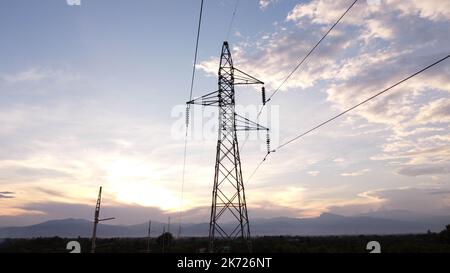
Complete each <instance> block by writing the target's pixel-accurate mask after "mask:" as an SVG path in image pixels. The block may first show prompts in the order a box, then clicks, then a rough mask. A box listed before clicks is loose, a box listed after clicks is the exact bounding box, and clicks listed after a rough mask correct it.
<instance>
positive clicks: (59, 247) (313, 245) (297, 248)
mask: <svg viewBox="0 0 450 273" xmlns="http://www.w3.org/2000/svg"><path fill="white" fill-rule="evenodd" d="M73 240H75V241H78V242H79V243H80V244H81V252H90V247H91V242H90V239H88V238H75V239H64V238H59V237H54V238H35V239H5V240H2V241H1V243H0V253H11V252H13V253H16V252H19V253H32V252H39V253H67V252H69V250H66V245H67V243H68V242H69V241H73ZM168 241H170V242H169V244H168V243H167V242H168ZM370 241H378V242H379V243H380V244H381V252H383V253H450V240H449V236H448V232H441V233H428V234H420V235H383V236H376V235H373V236H370V235H364V236H362V235H361V236H323V237H297V236H271V237H256V238H253V239H252V245H253V252H255V253H280V252H281V253H367V252H369V250H366V245H367V243H368V242H370ZM226 245H227V247H226V248H225V249H224V248H222V247H221V248H220V249H222V252H232V253H237V252H245V251H243V249H245V248H244V247H242V246H240V245H237V244H235V245H233V244H226ZM207 247H208V239H207V238H182V239H173V240H170V239H169V240H166V242H165V245H164V252H170V253H196V252H205V251H206V249H207ZM96 252H98V253H145V252H147V239H146V238H112V239H97V249H96ZM150 252H152V253H161V252H163V245H162V241H161V237H159V238H152V239H151V241H150Z"/></svg>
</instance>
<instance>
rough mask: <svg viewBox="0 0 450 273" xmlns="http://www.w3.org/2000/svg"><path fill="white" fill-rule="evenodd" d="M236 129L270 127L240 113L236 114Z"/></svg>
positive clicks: (249, 129) (259, 129)
mask: <svg viewBox="0 0 450 273" xmlns="http://www.w3.org/2000/svg"><path fill="white" fill-rule="evenodd" d="M234 116H235V126H236V131H269V128H267V127H264V126H262V125H260V124H258V123H256V122H254V121H251V120H249V119H248V118H246V117H243V116H241V115H239V114H236V113H235V114H234Z"/></svg>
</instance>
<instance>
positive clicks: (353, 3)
mask: <svg viewBox="0 0 450 273" xmlns="http://www.w3.org/2000/svg"><path fill="white" fill-rule="evenodd" d="M356 2H358V0H355V1H353V2H352V4H351V5H350V6H349V7H348V8H347V9H346V10H345V12H344V13H343V14H342V15H341V16H340V17H339V18H338V20H337V21H336V22H335V23H334V24H333V25H332V26H331V27H330V28H329V29H328V31H327V32H325V34H324V35H323V36H322V38H320V40H319V41H318V42H317V43H316V44H315V45H314V46H313V47H312V48H311V49H310V50H309V51H308V53H307V54H306V55H305V56H304V57H303V58H302V59H301V61H300V62H299V63H298V64H297V65H296V66H295V67H294V69H293V70H292V71H291V72H290V73H289V74H288V75H287V76H286V77H285V78H284V80H283V81H282V82H281V84H280V85H279V86H278V87H277V88H276V89H275V91H274V92H273V93H272V94H271V95H270V96H269V97H268V98H267V100H266V101H265V102H266V103H265V104H263V105H262V106H261V108H260V109H259V112H258V115H257V117H256V119H259V117H260V116H261V113H262V111H263V109H264V107H265V106H266V104H267V103H268V102H269V101H271V99H272V98H273V96H275V94H277V93H278V91H280V89H281V88H282V87H283V86H284V85H285V84H286V82H287V81H288V80H289V79H290V78H291V77H292V76H293V75H294V73H295V72H297V70H298V69H299V68H300V66H302V64H303V63H305V61H306V60H307V59H308V58H309V57H310V56H311V55H312V53H313V52H314V51H315V50H316V48H317V47H318V46H319V45H320V44H321V43H322V41H323V40H324V39H325V38H326V37H327V36H328V34H330V32H331V31H332V30H333V29H334V28H335V27H336V26H337V25H338V24H339V22H340V21H341V20H342V18H344V17H345V15H347V13H348V12H349V11H350V10H351V9H352V8H353V6H354V5H355V4H356ZM247 141H248V135H247V136H246V138H245V140H244V143H243V144H242V147H241V148H240V149H241V150H242V149H243V148H244V146H245V144H246V143H247Z"/></svg>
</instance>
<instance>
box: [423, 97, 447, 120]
mask: <svg viewBox="0 0 450 273" xmlns="http://www.w3.org/2000/svg"><path fill="white" fill-rule="evenodd" d="M416 120H417V122H419V123H422V124H423V123H430V122H438V123H450V98H441V99H437V100H435V101H432V102H430V103H428V104H427V105H424V106H422V107H421V108H420V110H419V113H418V114H417V117H416Z"/></svg>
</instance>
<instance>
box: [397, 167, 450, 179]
mask: <svg viewBox="0 0 450 273" xmlns="http://www.w3.org/2000/svg"><path fill="white" fill-rule="evenodd" d="M397 172H398V173H399V174H402V175H406V176H412V177H415V176H420V175H436V174H449V173H450V164H448V165H442V166H438V165H418V166H413V165H410V166H406V167H402V168H400V169H398V170H397Z"/></svg>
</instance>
